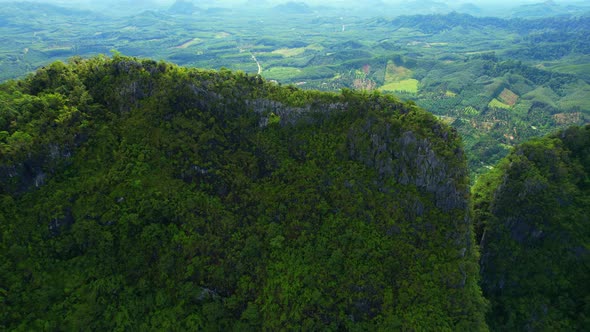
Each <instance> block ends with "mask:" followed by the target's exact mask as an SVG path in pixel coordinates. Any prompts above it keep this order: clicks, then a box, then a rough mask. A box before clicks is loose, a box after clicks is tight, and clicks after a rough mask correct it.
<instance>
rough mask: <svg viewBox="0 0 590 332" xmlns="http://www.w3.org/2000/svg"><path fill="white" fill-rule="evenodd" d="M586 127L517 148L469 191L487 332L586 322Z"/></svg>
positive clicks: (589, 295) (589, 181)
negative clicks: (477, 237) (472, 193)
mask: <svg viewBox="0 0 590 332" xmlns="http://www.w3.org/2000/svg"><path fill="white" fill-rule="evenodd" d="M589 155H590V126H586V127H572V128H569V129H567V130H563V131H561V132H559V133H557V134H555V135H551V136H548V137H545V138H542V139H536V140H533V141H531V142H527V143H523V144H521V145H519V146H518V147H516V148H515V149H514V151H512V152H511V153H510V154H509V156H508V157H506V158H505V159H504V160H503V161H502V162H501V163H500V164H499V166H498V167H497V168H496V169H495V170H494V171H492V172H491V173H489V174H487V175H486V176H482V178H481V179H480V180H479V182H478V184H477V185H476V187H475V189H474V191H475V193H476V194H475V196H474V200H475V216H476V218H475V220H476V223H477V224H478V228H479V229H480V230H479V233H480V237H481V255H482V258H481V274H482V288H483V290H484V294H485V295H486V297H487V298H488V299H489V300H490V303H491V304H492V306H491V307H492V310H491V312H490V315H489V319H488V323H489V324H490V327H491V328H492V329H494V330H502V331H504V330H513V331H517V330H520V331H522V330H530V331H541V330H543V331H544V330H553V331H564V330H568V331H581V330H584V329H585V328H586V327H587V326H588V324H589V323H590V321H589V317H590V307H588V303H589V300H590V288H589V287H588V275H589V274H590V251H589V249H588V243H589V242H588V241H589V239H590V233H589V232H588V230H589V228H588V222H589V219H588V206H590V177H589V175H590V158H589V157H588V156H589Z"/></svg>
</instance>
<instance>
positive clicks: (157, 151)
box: [0, 55, 487, 331]
mask: <svg viewBox="0 0 590 332" xmlns="http://www.w3.org/2000/svg"><path fill="white" fill-rule="evenodd" d="M0 236H1V238H0V302H2V310H0V329H3V330H20V331H30V330H104V331H106V330H223V331H227V330H238V331H245V330H253V331H260V330H289V329H302V330H379V329H380V330H386V331H391V330H436V331H457V330H463V331H479V330H486V329H487V328H486V325H485V322H484V315H485V300H484V299H483V297H482V295H481V292H480V288H479V286H478V278H479V268H478V264H477V253H476V246H475V245H474V241H473V234H472V220H471V213H470V194H469V177H468V172H467V164H466V159H465V156H464V153H463V149H462V145H461V141H460V139H459V137H458V135H457V133H456V132H455V131H454V130H451V129H450V128H449V127H448V126H446V125H444V124H442V123H441V122H439V121H438V120H436V118H435V117H434V116H432V115H431V114H429V113H427V112H425V111H423V110H421V109H420V108H418V107H417V106H415V105H414V104H413V103H403V102H400V101H399V100H397V99H395V98H393V97H391V96H383V95H381V94H379V93H368V92H352V91H349V90H344V91H343V92H342V93H341V94H334V93H320V92H313V91H303V90H299V89H296V88H293V87H281V86H279V85H277V84H273V83H267V82H265V81H264V80H263V79H261V77H260V76H253V75H247V74H244V73H241V72H230V71H227V70H222V71H219V72H213V71H206V70H197V69H187V68H182V67H177V66H175V65H171V64H169V63H165V62H155V61H151V60H138V59H135V58H128V57H123V56H120V55H115V56H114V57H113V58H112V59H111V58H107V57H104V56H99V57H95V58H91V59H89V60H81V59H73V60H72V62H71V63H70V64H64V63H61V62H56V63H53V64H51V65H49V66H47V67H45V68H43V69H40V70H38V71H37V72H36V73H35V74H34V75H31V76H29V77H27V78H26V79H23V80H20V81H11V82H7V83H4V84H2V85H0Z"/></svg>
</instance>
